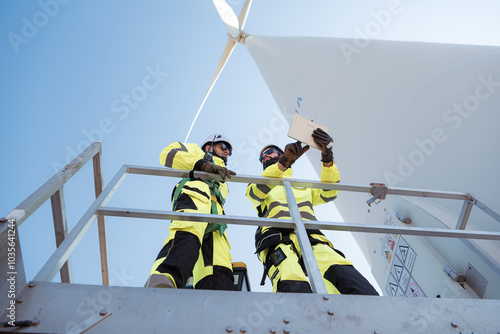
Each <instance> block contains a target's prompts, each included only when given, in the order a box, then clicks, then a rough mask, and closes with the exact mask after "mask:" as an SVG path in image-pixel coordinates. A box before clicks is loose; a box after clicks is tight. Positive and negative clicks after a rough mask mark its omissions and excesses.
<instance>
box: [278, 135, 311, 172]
mask: <svg viewBox="0 0 500 334" xmlns="http://www.w3.org/2000/svg"><path fill="white" fill-rule="evenodd" d="M308 149H309V146H307V145H306V146H304V147H302V144H301V143H300V141H298V142H296V143H291V144H288V145H286V146H285V154H283V156H281V158H280V163H281V164H282V165H283V166H285V167H286V168H289V167H290V166H291V165H293V163H294V162H295V160H297V159H298V158H300V156H301V155H302V154H304V153H306V152H307V150H308Z"/></svg>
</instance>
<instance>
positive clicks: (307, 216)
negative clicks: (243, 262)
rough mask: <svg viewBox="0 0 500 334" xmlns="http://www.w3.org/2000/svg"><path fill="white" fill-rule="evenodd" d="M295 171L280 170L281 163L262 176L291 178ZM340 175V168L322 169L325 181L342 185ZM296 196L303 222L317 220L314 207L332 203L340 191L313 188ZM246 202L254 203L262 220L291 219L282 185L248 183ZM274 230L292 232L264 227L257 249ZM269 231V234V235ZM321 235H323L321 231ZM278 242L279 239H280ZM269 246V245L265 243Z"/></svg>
mask: <svg viewBox="0 0 500 334" xmlns="http://www.w3.org/2000/svg"><path fill="white" fill-rule="evenodd" d="M292 173H293V171H292V169H290V168H288V169H287V170H285V171H284V172H283V171H281V170H280V169H279V168H278V164H277V163H276V164H273V165H271V166H269V167H267V168H266V169H265V170H264V172H263V173H262V176H265V177H275V178H291V176H292ZM339 180H340V174H339V170H338V168H337V166H336V165H335V164H333V166H331V167H324V166H323V168H322V169H321V181H322V182H339ZM293 194H294V196H295V200H296V201H297V205H298V207H299V211H300V215H301V217H302V219H304V220H317V219H316V216H315V215H314V210H313V207H314V206H316V205H320V204H324V203H327V202H331V201H333V200H334V199H335V198H336V197H337V194H338V190H323V189H311V188H293ZM247 199H248V200H249V201H250V202H251V203H252V206H253V207H254V208H255V209H256V210H257V212H258V214H259V217H264V218H279V219H290V212H289V210H288V204H287V200H286V191H285V188H284V187H283V186H272V185H262V184H249V185H248V187H247ZM273 231H276V232H279V231H283V232H291V233H293V232H294V230H293V229H286V228H271V227H269V226H264V227H262V228H261V229H258V230H257V234H256V247H257V249H259V248H262V241H263V240H261V239H262V238H263V237H268V236H270V235H273V234H275V233H274V232H273ZM266 232H267V233H266ZM318 232H319V230H314V231H313V230H308V233H309V234H310V233H318ZM319 233H321V232H319ZM278 242H279V239H278ZM266 243H267V242H266Z"/></svg>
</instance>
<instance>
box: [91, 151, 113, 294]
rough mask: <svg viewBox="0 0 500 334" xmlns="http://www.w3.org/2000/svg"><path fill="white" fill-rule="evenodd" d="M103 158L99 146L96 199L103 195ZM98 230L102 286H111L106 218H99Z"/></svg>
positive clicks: (95, 157) (95, 171) (96, 158)
mask: <svg viewBox="0 0 500 334" xmlns="http://www.w3.org/2000/svg"><path fill="white" fill-rule="evenodd" d="M101 156H102V150H101V146H100V145H99V153H97V154H96V155H94V158H93V165H94V186H95V197H96V198H98V197H99V195H100V194H101V193H102V168H101ZM97 230H98V233H99V251H100V254H101V274H102V285H109V273H108V249H107V246H106V222H105V220H104V216H97Z"/></svg>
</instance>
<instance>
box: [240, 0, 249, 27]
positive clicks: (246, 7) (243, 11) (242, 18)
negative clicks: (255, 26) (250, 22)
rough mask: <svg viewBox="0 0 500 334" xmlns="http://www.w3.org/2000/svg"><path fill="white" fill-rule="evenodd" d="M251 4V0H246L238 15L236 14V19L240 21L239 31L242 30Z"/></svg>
mask: <svg viewBox="0 0 500 334" xmlns="http://www.w3.org/2000/svg"><path fill="white" fill-rule="evenodd" d="M251 5H252V0H247V1H246V2H245V4H244V5H243V8H242V9H241V12H240V15H239V16H238V21H240V27H239V28H240V31H243V28H244V27H245V23H246V21H247V17H248V12H249V11H250V6H251Z"/></svg>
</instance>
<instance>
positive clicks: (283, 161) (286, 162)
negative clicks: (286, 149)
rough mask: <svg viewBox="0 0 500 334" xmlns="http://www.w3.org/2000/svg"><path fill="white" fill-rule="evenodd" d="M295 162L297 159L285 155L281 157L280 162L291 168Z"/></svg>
mask: <svg viewBox="0 0 500 334" xmlns="http://www.w3.org/2000/svg"><path fill="white" fill-rule="evenodd" d="M294 162H295V160H291V159H288V158H287V157H285V156H284V155H283V156H282V157H281V158H280V163H281V164H282V165H283V166H285V167H286V168H290V166H291V165H293V163H294Z"/></svg>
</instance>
